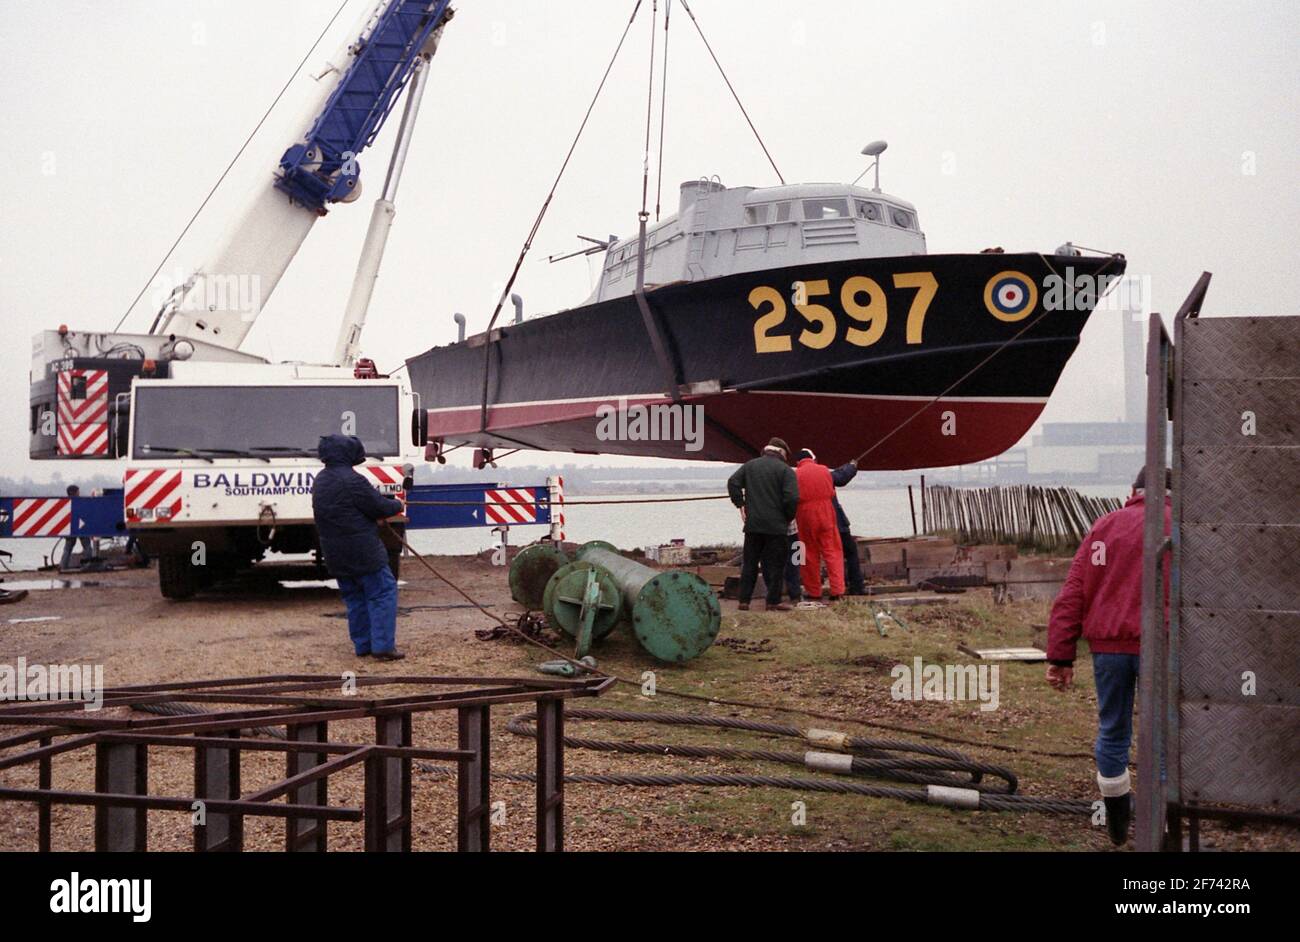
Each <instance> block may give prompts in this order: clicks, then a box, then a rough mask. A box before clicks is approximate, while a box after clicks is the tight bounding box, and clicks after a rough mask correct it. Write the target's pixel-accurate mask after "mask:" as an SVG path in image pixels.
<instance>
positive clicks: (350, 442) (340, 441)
mask: <svg viewBox="0 0 1300 942" xmlns="http://www.w3.org/2000/svg"><path fill="white" fill-rule="evenodd" d="M316 455H317V457H319V458H320V460H321V462H322V463H324V464H325V465H326V466H327V467H328V466H329V465H342V466H343V467H347V468H350V467H352V466H353V465H357V464H361V462H363V461H365V460H366V446H365V445H363V444H361V439H359V438H357V437H356V436H355V435H339V434H337V433H336V434H334V435H322V436H321V437H320V444H319V445H317V446H316Z"/></svg>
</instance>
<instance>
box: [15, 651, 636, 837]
mask: <svg viewBox="0 0 1300 942" xmlns="http://www.w3.org/2000/svg"><path fill="white" fill-rule="evenodd" d="M350 683H351V684H353V685H354V687H352V688H351V689H350V690H349V689H345V686H344V681H342V680H341V679H340V678H339V677H337V676H320V675H314V674H306V675H280V676H273V677H243V678H231V679H224V680H206V681H193V682H186V683H174V684H153V685H143V686H131V687H117V688H110V689H108V690H105V691H104V695H103V704H102V708H100V709H98V710H94V711H86V710H84V709H82V705H81V704H80V703H77V702H75V701H71V702H70V701H66V700H48V701H44V702H13V701H10V702H4V703H0V727H3V726H17V727H30V729H28V730H26V731H24V732H19V733H16V734H11V735H9V736H8V737H6V738H0V772H3V771H4V770H6V769H12V768H16V767H19V766H30V765H35V766H36V767H37V770H38V771H37V776H38V781H37V787H36V788H12V787H0V801H8V802H30V803H32V804H34V805H35V806H36V815H37V849H39V850H41V851H48V850H50V844H51V808H52V806H54V805H82V806H90V807H92V808H94V812H95V825H94V848H95V850H99V851H143V850H147V849H148V846H147V844H148V840H147V835H148V819H147V816H148V813H149V812H150V811H171V812H185V813H191V814H192V813H194V812H195V810H196V809H200V808H201V809H202V813H203V814H202V817H203V823H202V825H201V826H197V827H195V829H194V849H195V850H196V851H240V850H243V849H244V821H245V819H246V818H248V817H268V818H282V819H283V820H284V822H285V833H284V849H285V850H287V851H323V850H325V849H327V846H328V826H329V823H330V822H332V821H337V822H361V823H362V825H363V831H364V847H365V849H366V850H367V851H409V850H410V849H411V830H412V803H411V765H412V762H413V761H414V760H424V759H434V760H443V761H447V762H454V763H455V764H456V766H457V769H458V773H457V810H456V835H457V849H458V850H461V851H486V850H488V849H489V846H490V836H491V830H490V827H491V815H490V810H491V803H490V801H489V791H488V789H489V781H490V775H491V727H490V710H491V708H492V707H493V706H498V705H503V704H510V703H528V702H531V703H533V704H534V706H535V708H536V710H537V717H538V722H537V849H538V850H539V851H558V850H562V849H563V846H564V703H565V701H566V700H568V699H571V698H574V697H593V696H598V695H599V694H600V693H602V692H603V691H604V689H605V688H606V687H607V686H609V685H610V684H611V683H613V679H612V678H604V677H601V678H586V679H573V680H568V679H558V678H557V679H518V678H499V677H465V678H461V677H426V676H410V677H406V676H397V677H383V676H374V677H364V676H363V677H356V678H354V679H351V680H350ZM386 687H387V688H398V690H397V691H395V692H393V693H391V694H389V695H387V696H376V695H375V694H376V693H377V692H378V691H379V689H380V688H386ZM168 705H171V706H173V707H180V710H179V712H178V713H177V715H164V716H158V715H150V716H141V715H139V713H138V711H140V710H143V709H146V708H153V709H157V708H159V707H167V706H168ZM195 707H199V708H200V709H199V710H197V711H196V710H195ZM442 710H455V711H456V714H457V743H456V746H455V747H454V748H447V747H443V748H429V747H421V746H416V745H414V744H413V743H412V718H413V716H414V715H415V714H419V713H429V712H433V711H442ZM345 720H371V721H373V723H374V737H373V741H371V742H348V741H340V740H336V739H333V738H331V724H338V723H339V722H341V721H345ZM279 728H283V730H284V737H283V738H279V737H278V736H275V735H270V734H271V733H272V732H274V731H277V730H278V729H279ZM338 728H339V727H338V726H337V725H335V726H334V729H335V730H337V729H338ZM33 744H34V745H33ZM24 746H27V747H30V748H27V749H24V750H22V751H19V752H16V753H9V754H5V753H6V752H7V751H8V750H11V749H14V748H21V747H24ZM160 748H161V749H188V750H192V751H193V755H194V787H193V793H192V794H191V795H158V794H153V793H152V792H151V790H150V787H149V757H150V753H151V750H153V749H160ZM80 750H90V751H92V752H93V756H94V776H95V781H94V789H93V790H92V791H65V790H56V789H54V788H53V787H52V781H53V763H54V761H55V759H56V758H58V757H59V756H66V755H67V754H69V753H73V752H76V751H80ZM247 752H276V753H281V754H283V755H284V757H285V772H284V776H283V777H282V778H281V779H279V780H278V781H276V782H273V783H271V784H269V785H266V786H264V787H261V788H258V789H256V790H254V791H251V792H247V793H246V792H244V790H243V788H242V782H241V776H240V760H241V756H242V755H243V754H244V753H247ZM357 765H361V766H363V767H364V773H365V785H364V801H363V805H362V806H361V807H348V806H340V805H331V804H330V803H329V781H330V777H331V776H333V775H335V774H336V773H338V772H341V771H343V770H344V769H347V768H351V767H353V766H357Z"/></svg>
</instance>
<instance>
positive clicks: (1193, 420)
mask: <svg viewBox="0 0 1300 942" xmlns="http://www.w3.org/2000/svg"><path fill="white" fill-rule="evenodd" d="M1184 388H1185V390H1186V397H1185V398H1184V400H1183V406H1184V411H1183V446H1184V447H1189V446H1195V445H1203V446H1204V445H1228V446H1230V447H1233V448H1240V447H1242V446H1246V445H1255V446H1259V445H1284V446H1285V445H1295V443H1296V439H1297V429H1296V403H1297V402H1300V379H1279V378H1271V379H1268V378H1265V379H1259V378H1251V379H1197V380H1189V381H1188V382H1187V385H1186V386H1185V387H1184ZM1245 413H1250V414H1249V415H1246V414H1245ZM1248 421H1249V422H1251V424H1252V425H1253V428H1252V429H1250V431H1251V432H1252V433H1253V434H1250V435H1247V434H1245V432H1244V431H1243V428H1244V427H1245V426H1246V423H1247V422H1248Z"/></svg>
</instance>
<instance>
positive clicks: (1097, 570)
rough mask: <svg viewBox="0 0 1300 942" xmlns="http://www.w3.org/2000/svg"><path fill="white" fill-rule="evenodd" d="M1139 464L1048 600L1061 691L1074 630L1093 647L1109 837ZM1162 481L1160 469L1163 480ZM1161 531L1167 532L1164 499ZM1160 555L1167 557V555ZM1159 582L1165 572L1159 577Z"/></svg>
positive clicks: (1136, 594)
mask: <svg viewBox="0 0 1300 942" xmlns="http://www.w3.org/2000/svg"><path fill="white" fill-rule="evenodd" d="M1145 485H1146V469H1145V468H1144V469H1143V470H1142V471H1140V472H1138V476H1137V480H1136V481H1134V482H1133V495H1132V496H1131V497H1129V499H1128V501H1127V502H1126V503H1125V504H1124V506H1123V507H1122V508H1120V509H1119V510H1116V511H1113V512H1111V513H1108V514H1106V515H1105V516H1104V517H1102V518H1101V519H1099V520H1098V521H1097V522H1096V523H1094V524H1093V525H1092V529H1091V530H1089V531H1088V535H1087V536H1086V537H1084V540H1083V542H1082V543H1081V544H1079V551H1078V552H1077V553H1075V554H1074V561H1073V562H1072V563H1071V564H1070V572H1069V574H1068V575H1067V576H1066V577H1065V585H1064V586H1062V587H1061V593H1060V594H1059V595H1058V596H1057V597H1056V602H1055V603H1054V604H1053V605H1052V616H1051V620H1050V622H1049V623H1048V626H1047V664H1048V667H1047V682H1048V683H1049V684H1051V685H1052V687H1054V688H1055V689H1057V690H1065V689H1066V688H1068V687H1069V686H1070V685H1071V684H1072V683H1073V682H1074V657H1075V646H1076V644H1077V643H1078V640H1079V635H1080V634H1082V635H1083V637H1084V638H1086V639H1087V641H1088V647H1089V649H1091V651H1092V673H1093V679H1094V680H1095V682H1096V685H1097V720H1098V723H1097V727H1098V728H1097V742H1096V748H1095V755H1096V758H1097V787H1098V788H1100V789H1101V796H1102V799H1103V800H1104V801H1105V803H1106V829H1107V831H1108V832H1109V834H1110V839H1111V840H1112V841H1113V842H1114V843H1116V844H1123V843H1124V842H1125V841H1126V840H1127V839H1128V825H1129V818H1130V816H1131V800H1132V799H1131V797H1130V794H1129V792H1130V790H1131V786H1130V782H1129V772H1128V763H1129V746H1130V744H1131V742H1132V739H1133V699H1134V694H1135V693H1136V691H1137V679H1138V653H1139V652H1140V651H1141V648H1142V543H1143V539H1142V538H1143V533H1142V530H1143V517H1144V516H1145V514H1146V491H1145ZM1167 488H1168V475H1167V474H1166V481H1165V487H1164V488H1162V489H1161V491H1162V492H1163V491H1164V490H1166V489H1167ZM1164 501H1165V533H1166V534H1168V533H1169V498H1168V496H1167V495H1166V496H1165V497H1164ZM1166 562H1167V561H1166ZM1165 581H1166V585H1167V584H1168V579H1167V578H1166V580H1165Z"/></svg>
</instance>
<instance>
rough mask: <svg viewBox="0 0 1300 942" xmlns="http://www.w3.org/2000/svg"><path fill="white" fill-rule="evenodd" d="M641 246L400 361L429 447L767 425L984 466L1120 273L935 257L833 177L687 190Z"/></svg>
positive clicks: (810, 440) (1063, 258) (614, 440)
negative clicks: (588, 279) (518, 317)
mask: <svg viewBox="0 0 1300 942" xmlns="http://www.w3.org/2000/svg"><path fill="white" fill-rule="evenodd" d="M882 149H883V148H882ZM876 156H877V158H878V156H879V155H878V154H877V155H876ZM644 245H645V250H644V251H645V263H644V268H643V269H641V268H640V263H641V254H642V251H641V241H640V240H639V239H638V238H629V239H623V240H613V241H611V242H609V243H608V245H607V246H605V247H604V264H603V266H602V271H601V275H600V279H599V282H598V283H597V285H596V288H595V290H594V291H593V293H592V295H591V296H590V297H589V298H588V299H587V300H586V301H585V302H584V303H582V304H581V305H579V306H578V307H575V308H573V309H571V310H566V311H562V312H559V313H556V314H551V315H548V316H544V317H537V318H533V319H529V320H524V321H522V322H519V323H515V324H512V325H508V326H503V327H500V328H498V329H496V330H494V331H493V332H492V334H491V335H490V336H485V335H483V334H480V335H477V336H473V337H469V338H468V339H466V340H464V341H460V342H457V343H454V344H450V345H447V346H441V347H434V348H433V349H431V350H429V351H427V352H425V353H422V354H420V355H419V356H416V357H413V358H411V359H410V360H408V361H407V365H408V367H409V370H410V377H411V383H412V387H413V388H414V389H415V390H416V391H418V392H419V393H420V395H421V396H422V397H423V400H424V402H425V403H428V404H429V408H428V437H429V438H430V439H431V440H432V441H433V442H434V451H435V453H436V452H438V451H439V450H440V449H441V448H443V447H447V446H454V445H458V444H468V445H473V446H476V447H479V448H481V449H489V450H490V449H494V448H500V447H509V448H520V447H523V448H535V449H544V450H549V451H572V452H580V453H608V454H623V455H640V456H649V457H659V458H690V459H703V460H715V461H739V460H744V459H745V458H747V457H750V456H752V455H753V454H756V453H757V452H758V451H759V450H761V448H762V446H763V445H764V444H766V442H767V441H768V439H769V438H770V437H771V436H773V435H779V436H781V437H783V438H785V439H786V440H787V441H789V442H790V443H791V444H792V445H793V446H794V447H805V446H806V447H809V448H811V449H812V450H813V451H814V452H815V453H816V454H817V455H818V456H819V458H820V459H822V460H825V461H830V462H836V463H838V462H843V461H849V460H852V459H853V458H854V457H855V456H859V455H861V460H860V466H861V467H863V468H869V469H905V468H918V467H938V466H946V465H956V464H964V463H967V462H973V461H979V460H982V459H984V458H988V457H991V456H993V455H997V454H1000V453H1001V452H1003V451H1005V450H1006V449H1008V448H1010V447H1011V446H1012V445H1014V444H1015V443H1016V441H1018V440H1019V439H1020V438H1021V437H1022V436H1023V435H1024V434H1025V433H1026V432H1027V431H1028V430H1029V428H1030V426H1031V425H1032V424H1033V423H1034V421H1035V420H1036V419H1037V418H1038V416H1039V414H1040V413H1041V412H1042V410H1043V406H1044V405H1045V404H1046V402H1047V399H1048V397H1049V396H1050V395H1051V393H1052V390H1053V389H1054V388H1055V386H1056V382H1057V380H1058V378H1059V377H1060V375H1061V371H1062V370H1063V369H1064V368H1065V364H1066V362H1067V361H1068V360H1069V358H1070V355H1071V354H1072V353H1073V352H1074V349H1075V347H1076V346H1077V345H1078V342H1079V334H1080V332H1081V331H1082V330H1083V327H1084V325H1085V323H1086V322H1087V320H1088V317H1089V315H1090V314H1091V313H1092V310H1093V308H1094V306H1095V305H1096V303H1097V300H1098V299H1099V298H1100V297H1101V296H1102V295H1104V293H1105V291H1106V288H1107V286H1108V285H1109V284H1110V283H1111V282H1112V281H1113V280H1114V279H1116V278H1118V277H1119V276H1121V275H1122V274H1123V273H1124V269H1125V260H1124V258H1123V256H1121V255H1107V256H1084V255H1083V254H1082V253H1080V252H1079V251H1078V250H1077V249H1074V248H1073V247H1072V246H1069V245H1068V244H1067V245H1066V246H1062V247H1061V248H1060V249H1058V250H1057V251H1056V252H1054V253H1051V254H1041V253H1037V252H1028V253H1016V254H1004V253H1002V252H1001V251H996V252H982V253H978V254H958V255H928V254H926V243H925V235H924V234H923V232H922V230H921V228H920V223H919V220H918V216H917V212H916V208H915V207H914V206H913V205H912V204H911V203H908V202H906V201H904V200H902V199H899V198H897V197H894V196H891V195H889V194H886V193H884V192H881V191H880V190H879V189H867V188H863V187H858V186H852V185H845V184H796V185H787V186H775V187H730V188H728V187H724V186H723V185H722V184H721V183H720V182H719V181H718V180H717V179H716V178H715V179H701V180H698V181H691V182H688V183H684V184H682V187H681V200H680V206H679V209H678V212H677V213H676V214H675V215H673V216H671V217H668V218H667V219H665V220H663V221H662V222H661V223H659V224H658V225H656V226H654V227H652V228H649V229H648V231H647V235H646V239H645V243H644ZM639 270H640V271H641V278H642V279H643V281H644V289H643V290H641V291H638V287H637V282H638V271H639ZM484 392H485V393H486V394H484ZM665 405H671V406H681V407H697V409H698V411H696V412H695V413H694V415H695V416H698V419H697V420H702V421H703V423H704V431H703V435H702V437H701V438H700V439H698V440H686V438H685V436H684V435H682V434H680V427H681V426H680V425H679V426H678V431H677V432H676V433H675V432H674V430H673V428H671V423H673V422H678V423H687V422H690V421H691V414H690V413H674V412H672V411H671V410H669V411H662V410H661V411H658V412H656V410H654V409H652V408H649V407H655V406H665ZM619 413H623V414H626V415H627V417H620V416H619ZM611 419H612V420H613V421H611ZM638 421H639V422H640V425H641V428H640V431H639V433H637V432H636V431H635V429H636V428H637V422H638ZM666 424H667V425H668V426H670V427H669V428H668V429H667V430H665V425H666ZM612 426H616V427H618V428H621V429H624V430H625V431H626V432H627V434H619V435H612V436H611V435H610V429H611V427H612ZM694 446H698V447H694ZM864 450H866V451H867V453H866V454H865V455H862V453H863V452H864Z"/></svg>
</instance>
